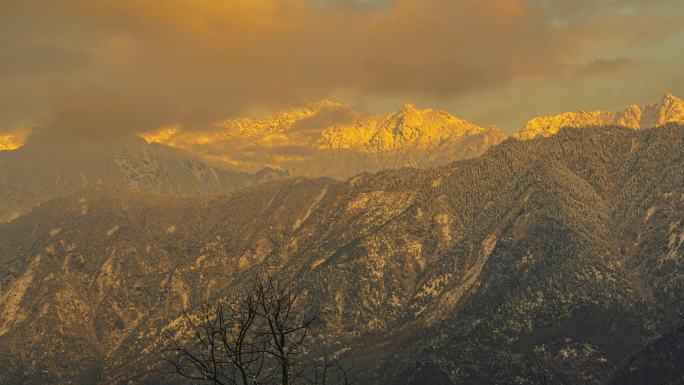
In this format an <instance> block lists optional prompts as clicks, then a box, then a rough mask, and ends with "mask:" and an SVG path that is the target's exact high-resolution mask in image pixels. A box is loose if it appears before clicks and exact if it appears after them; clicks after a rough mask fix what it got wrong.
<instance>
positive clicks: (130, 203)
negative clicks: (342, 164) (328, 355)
mask: <svg viewBox="0 0 684 385" xmlns="http://www.w3.org/2000/svg"><path fill="white" fill-rule="evenodd" d="M683 254H684V127H681V126H676V125H666V126H663V127H661V128H658V129H652V130H642V131H633V130H629V129H622V128H600V129H575V130H561V131H560V132H559V133H558V135H555V136H552V137H549V138H543V139H536V140H528V141H519V140H516V139H509V140H507V141H505V142H504V143H502V144H500V145H498V146H496V147H493V148H492V149H490V150H489V151H488V152H486V153H485V154H484V155H482V156H480V157H478V158H475V159H471V160H467V161H461V162H454V163H450V164H449V165H447V166H444V167H440V168H433V169H424V170H415V169H399V170H390V171H383V172H380V173H378V174H361V175H359V176H356V177H354V178H351V179H350V180H348V181H347V182H337V181H332V180H329V179H292V180H280V181H275V182H269V183H266V184H261V185H258V186H253V187H249V188H247V189H243V190H240V191H237V192H234V193H232V194H230V195H217V196H206V195H205V196H194V197H193V196H189V197H173V196H162V195H155V194H149V193H142V192H131V191H126V190H122V189H119V188H115V187H112V186H108V185H98V186H94V187H90V188H87V189H85V190H82V191H79V192H77V193H75V194H72V195H70V196H68V197H64V198H60V199H56V200H53V201H50V202H48V203H46V204H44V205H42V206H40V207H39V208H37V209H35V210H33V211H32V212H30V213H28V214H26V215H24V216H22V217H19V218H18V219H16V220H14V221H13V222H11V223H8V224H2V225H0V344H2V346H6V347H8V348H9V349H13V351H15V352H20V353H19V354H18V355H16V357H19V362H14V363H13V364H12V365H13V367H19V369H17V370H18V371H21V368H22V367H23V368H29V370H28V371H29V372H31V373H40V375H41V376H43V375H44V376H47V377H49V378H52V379H56V380H58V381H59V382H63V383H67V382H69V381H88V380H94V379H99V380H100V381H101V382H106V383H112V382H125V381H127V380H129V379H132V380H134V381H137V382H140V381H144V380H149V381H150V382H151V383H156V382H155V381H157V379H155V374H154V373H148V374H143V373H144V372H145V371H147V370H150V369H151V368H152V367H153V363H154V362H155V354H154V353H155V352H156V350H157V349H158V345H157V344H158V341H159V340H158V337H159V333H160V331H162V330H168V329H169V328H174V327H176V326H175V325H177V323H176V322H174V320H175V319H176V318H177V317H178V316H179V314H180V312H181V311H182V310H184V309H186V310H188V311H190V312H192V311H193V309H194V307H195V306H197V305H199V304H200V303H202V302H204V301H206V300H212V299H216V298H221V297H230V296H231V295H233V293H234V290H233V289H234V288H235V287H236V286H237V285H240V284H241V282H242V280H244V279H245V278H246V277H249V276H250V274H251V273H252V272H253V271H256V270H258V269H264V268H268V269H269V270H270V271H271V272H272V273H273V274H274V275H276V276H279V277H282V278H283V279H288V280H293V281H294V282H295V283H296V284H297V285H300V286H301V287H303V288H306V293H307V294H306V295H307V296H308V302H309V303H311V305H312V306H315V307H318V308H319V309H320V311H321V316H322V319H323V321H324V322H325V325H326V328H327V330H328V334H327V335H326V341H328V342H329V343H330V344H331V347H332V348H334V349H336V350H339V351H345V355H346V356H347V360H348V361H347V362H349V363H350V365H353V367H354V368H355V369H354V370H355V371H356V372H357V374H358V375H359V376H360V377H361V378H363V379H364V382H367V383H377V384H387V383H392V384H397V385H408V384H433V385H441V384H450V383H453V384H492V383H520V384H539V383H554V384H555V383H565V384H602V383H607V382H608V381H610V380H611V378H613V377H615V376H618V375H619V373H621V371H622V370H623V369H624V365H625V363H626V362H627V361H628V360H629V359H633V358H632V357H635V355H638V354H645V355H648V354H650V353H649V348H648V347H647V344H649V343H650V341H653V340H654V339H656V338H658V337H659V336H661V335H664V334H666V333H671V332H672V330H674V329H675V328H677V327H679V325H680V324H681V319H682V316H683V315H684V294H683V293H684V274H683V273H684V270H683V265H682V264H683V259H682V256H683ZM16 357H15V361H16ZM663 357H670V356H667V355H664V356H663ZM644 360H646V358H644ZM33 381H35V383H40V382H41V381H43V382H44V381H45V379H41V378H33ZM544 381H546V382H544ZM26 382H27V383H30V380H27V381H26Z"/></svg>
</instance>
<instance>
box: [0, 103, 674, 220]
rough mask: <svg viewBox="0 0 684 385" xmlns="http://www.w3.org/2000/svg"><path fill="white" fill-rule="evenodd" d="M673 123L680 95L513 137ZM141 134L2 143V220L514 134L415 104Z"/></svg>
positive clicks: (324, 107) (471, 150) (439, 153)
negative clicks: (81, 198)
mask: <svg viewBox="0 0 684 385" xmlns="http://www.w3.org/2000/svg"><path fill="white" fill-rule="evenodd" d="M669 122H674V123H681V122H684V102H683V101H682V100H680V99H678V98H677V97H675V96H674V95H672V94H670V93H668V94H667V95H665V96H664V97H663V98H662V100H661V101H660V102H658V103H653V104H649V105H647V106H645V107H644V108H640V107H637V106H629V107H627V108H626V109H625V110H624V111H622V112H603V111H591V112H583V111H580V112H572V113H564V114H561V115H556V116H548V117H537V118H534V119H532V120H530V121H529V122H528V123H527V124H526V125H525V126H524V127H523V129H522V130H521V131H520V132H519V133H517V134H515V135H512V136H514V137H517V138H520V139H531V138H534V137H536V136H549V135H553V134H555V133H556V132H558V130H559V128H561V127H566V126H567V127H580V128H581V127H588V126H605V125H619V126H625V127H629V128H632V129H640V128H648V127H655V126H658V125H662V124H665V123H669ZM140 136H141V137H142V138H144V139H145V140H144V141H143V140H140V139H139V138H137V137H133V136H130V137H123V138H117V139H116V140H110V141H107V142H98V143H88V142H87V141H86V140H85V139H82V138H72V139H69V138H67V139H64V138H62V139H59V140H55V139H54V138H53V139H48V140H46V139H40V136H38V137H37V138H34V139H29V141H28V142H26V143H25V144H23V143H24V140H26V138H25V136H23V135H18V134H17V135H14V136H12V135H6V136H2V137H0V150H1V149H2V148H5V149H7V150H8V151H0V198H2V199H0V222H2V221H8V220H11V219H13V218H16V217H17V216H18V215H20V214H21V213H24V212H26V211H28V210H30V209H31V208H33V207H35V206H37V205H39V204H40V203H43V202H45V201H47V200H49V199H51V198H54V197H58V196H63V195H65V194H68V193H71V192H74V191H76V190H78V189H80V188H83V187H84V186H87V185H89V184H92V183H94V182H98V181H99V182H104V183H110V184H120V185H124V186H127V187H129V188H136V189H139V190H142V191H151V192H163V193H181V194H188V193H194V192H220V191H223V192H227V191H232V190H235V189H239V188H241V187H244V186H247V185H251V184H255V183H259V182H261V181H264V180H270V179H273V178H283V177H287V176H306V177H330V178H334V179H338V180H346V179H347V178H349V177H351V176H354V175H357V174H360V173H364V172H378V171H381V170H384V169H391V168H402V167H414V168H428V167H439V166H442V165H445V164H447V163H449V162H451V161H455V160H462V159H470V158H474V157H477V156H479V155H481V154H483V153H484V152H485V151H487V150H488V149H489V148H491V147H492V146H495V145H497V144H499V143H501V142H503V141H504V140H506V139H507V138H508V137H509V136H510V135H508V134H506V133H505V132H503V131H501V130H500V129H498V128H496V127H480V126H478V125H476V124H474V123H471V122H469V121H467V120H464V119H461V118H458V117H455V116H453V115H451V114H449V113H447V112H445V111H440V110H436V109H431V108H425V109H424V108H418V107H416V106H414V105H412V104H405V105H404V106H402V107H401V108H400V109H399V110H398V111H397V112H394V113H391V114H386V115H374V116H366V115H363V114H361V113H359V112H358V111H355V110H354V109H353V108H351V107H349V106H346V105H344V104H341V103H336V102H331V101H327V100H324V101H320V102H317V103H312V104H310V105H308V106H306V107H304V108H299V109H293V110H289V111H285V112H282V113H279V114H276V115H274V116H271V117H267V118H260V119H256V118H242V119H234V120H226V121H222V122H219V123H218V124H216V125H214V126H212V127H209V128H206V129H199V130H189V129H183V128H182V127H167V128H164V129H161V130H153V131H151V132H146V133H141V134H140ZM21 144H23V145H21ZM3 146H4V147H3Z"/></svg>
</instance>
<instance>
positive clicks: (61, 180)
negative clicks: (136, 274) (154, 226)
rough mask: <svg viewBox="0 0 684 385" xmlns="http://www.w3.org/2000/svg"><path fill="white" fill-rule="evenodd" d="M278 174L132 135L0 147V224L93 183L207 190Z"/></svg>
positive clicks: (174, 190) (175, 190) (163, 189)
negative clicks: (226, 165)
mask: <svg viewBox="0 0 684 385" xmlns="http://www.w3.org/2000/svg"><path fill="white" fill-rule="evenodd" d="M278 174H280V173H276V172H274V173H269V172H267V171H264V172H261V173H260V174H257V175H253V174H248V173H242V172H235V171H229V170H226V169H223V168H220V167H213V166H211V165H209V164H207V163H206V162H204V161H202V160H200V159H199V158H198V157H196V156H194V155H192V154H190V153H187V152H185V151H182V150H179V149H174V148H171V147H167V146H164V145H160V144H148V143H146V142H145V141H144V140H142V139H140V138H138V137H135V136H132V137H129V138H123V139H117V140H116V141H112V142H108V143H77V144H75V143H69V144H66V143H54V145H52V144H51V143H33V142H29V143H28V144H26V145H25V146H23V147H21V148H19V149H16V150H13V151H0V222H2V221H8V220H11V219H14V218H16V217H17V216H19V215H20V214H21V213H23V212H26V211H27V210H30V209H31V208H33V207H35V206H37V205H38V204H40V203H42V202H45V201H46V200H49V199H51V198H54V197H58V196H62V195H65V194H70V193H73V192H74V191H77V190H79V189H82V188H84V187H85V186H89V185H91V184H93V183H96V182H104V183H111V184H116V185H118V186H121V187H127V188H134V189H140V190H144V191H153V192H164V193H198V192H208V193H211V192H220V191H230V190H233V189H236V188H239V187H244V186H246V185H249V184H253V183H257V182H258V181H260V180H263V179H268V178H269V177H278V176H279V175H278ZM281 176H282V175H281Z"/></svg>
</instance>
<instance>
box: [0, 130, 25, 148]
mask: <svg viewBox="0 0 684 385" xmlns="http://www.w3.org/2000/svg"><path fill="white" fill-rule="evenodd" d="M26 138H27V135H26V134H23V133H9V134H3V135H0V151H3V150H16V149H18V148H19V147H21V146H23V145H24V143H26Z"/></svg>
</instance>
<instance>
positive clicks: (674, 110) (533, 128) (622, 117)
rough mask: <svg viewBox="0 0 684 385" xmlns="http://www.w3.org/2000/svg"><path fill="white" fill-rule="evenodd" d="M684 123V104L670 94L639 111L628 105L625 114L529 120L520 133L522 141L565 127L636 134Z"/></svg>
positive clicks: (593, 113) (596, 113)
mask: <svg viewBox="0 0 684 385" xmlns="http://www.w3.org/2000/svg"><path fill="white" fill-rule="evenodd" d="M673 122H674V123H682V122H684V101H682V100H681V99H679V98H678V97H676V96H675V95H674V94H672V93H671V92H668V93H666V94H665V96H663V97H662V98H661V100H660V101H659V102H656V103H651V104H648V105H646V106H644V107H639V106H637V105H635V104H630V105H628V106H627V107H626V108H625V109H623V110H622V111H601V110H594V111H583V110H580V111H577V112H565V113H562V114H558V115H553V116H539V117H535V118H533V119H531V120H529V121H528V122H527V123H526V124H525V126H524V127H523V128H522V130H520V132H519V133H518V137H520V138H521V139H532V138H535V137H537V136H544V137H545V136H551V135H554V134H555V133H556V132H558V130H559V129H561V128H563V127H574V128H584V127H593V126H607V125H615V126H623V127H629V128H632V129H635V130H638V129H643V128H651V127H657V126H660V125H663V124H666V123H673Z"/></svg>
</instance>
